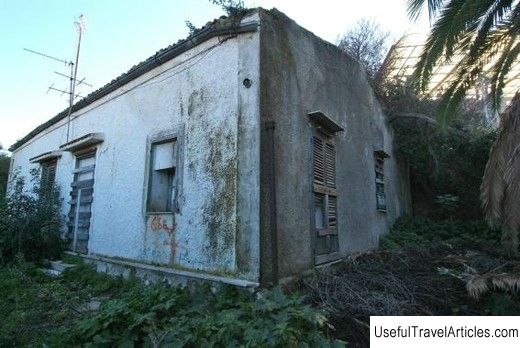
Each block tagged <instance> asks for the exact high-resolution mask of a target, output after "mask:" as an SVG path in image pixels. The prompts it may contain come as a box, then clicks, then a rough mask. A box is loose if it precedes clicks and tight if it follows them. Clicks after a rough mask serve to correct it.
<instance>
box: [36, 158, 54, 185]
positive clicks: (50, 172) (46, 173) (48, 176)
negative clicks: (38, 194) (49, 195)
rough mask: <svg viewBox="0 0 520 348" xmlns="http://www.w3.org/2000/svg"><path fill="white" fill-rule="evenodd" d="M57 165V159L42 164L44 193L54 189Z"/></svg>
mask: <svg viewBox="0 0 520 348" xmlns="http://www.w3.org/2000/svg"><path fill="white" fill-rule="evenodd" d="M57 164H58V160H57V159H54V160H50V161H46V162H42V163H41V178H40V188H41V190H42V192H50V191H51V190H52V188H53V187H54V183H55V181H56V166H57Z"/></svg>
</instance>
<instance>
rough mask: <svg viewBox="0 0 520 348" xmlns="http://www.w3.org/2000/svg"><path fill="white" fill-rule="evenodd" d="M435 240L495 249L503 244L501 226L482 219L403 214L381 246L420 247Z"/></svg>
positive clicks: (457, 245)
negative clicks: (492, 226)
mask: <svg viewBox="0 0 520 348" xmlns="http://www.w3.org/2000/svg"><path fill="white" fill-rule="evenodd" d="M432 244H444V245H447V246H449V247H451V248H459V249H483V250H492V249H496V248H498V247H499V246H500V230H495V229H491V228H490V227H489V226H488V225H487V224H486V223H485V222H484V221H482V220H452V219H448V220H440V221H434V220H432V219H429V218H426V217H421V216H417V217H411V216H404V217H401V218H399V219H398V220H397V221H396V223H395V224H394V226H393V227H392V228H391V230H390V232H389V233H388V234H386V235H385V236H383V237H382V238H381V240H380V247H381V248H382V249H386V250H398V249H403V248H408V249H420V248H426V247H429V246H431V245H432Z"/></svg>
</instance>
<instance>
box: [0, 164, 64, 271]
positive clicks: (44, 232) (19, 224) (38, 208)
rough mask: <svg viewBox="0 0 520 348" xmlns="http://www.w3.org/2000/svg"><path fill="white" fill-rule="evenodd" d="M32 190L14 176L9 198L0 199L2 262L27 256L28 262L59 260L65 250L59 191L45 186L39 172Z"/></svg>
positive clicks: (18, 177)
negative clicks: (18, 256) (21, 255)
mask: <svg viewBox="0 0 520 348" xmlns="http://www.w3.org/2000/svg"><path fill="white" fill-rule="evenodd" d="M31 180H32V183H31V185H30V188H27V187H26V181H25V178H23V177H20V176H18V175H14V178H13V180H12V183H11V189H10V190H9V192H8V195H7V196H6V197H3V196H2V197H0V263H5V262H10V261H13V260H14V257H15V256H16V255H17V254H19V253H20V254H23V256H24V257H25V259H26V260H28V261H40V260H42V259H44V258H49V259H54V258H58V257H59V256H60V254H61V252H62V250H63V245H64V244H63V240H62V239H61V237H60V229H61V224H62V221H63V219H62V217H61V215H60V206H61V201H60V198H59V192H58V189H57V188H56V187H55V186H53V187H41V186H40V180H39V175H38V172H37V171H33V172H32V179H31Z"/></svg>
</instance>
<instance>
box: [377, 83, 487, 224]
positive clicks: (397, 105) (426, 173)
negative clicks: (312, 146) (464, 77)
mask: <svg viewBox="0 0 520 348" xmlns="http://www.w3.org/2000/svg"><path fill="white" fill-rule="evenodd" d="M378 93H379V96H380V99H381V100H382V102H383V106H384V108H385V112H386V114H387V116H388V118H389V122H390V123H391V124H392V126H393V128H394V130H395V144H396V148H397V152H398V154H399V155H400V156H403V157H404V158H406V160H407V161H408V163H409V164H410V167H411V181H412V196H413V198H414V199H413V203H414V212H415V213H416V214H422V215H428V216H430V217H434V218H437V219H445V218H449V217H455V218H459V219H479V218H482V210H481V208H480V194H479V187H480V184H481V182H482V175H483V174H484V169H485V167H486V163H487V160H488V156H489V150H490V148H491V145H492V144H493V142H494V140H495V138H496V132H495V131H494V130H493V129H490V128H487V127H485V126H484V118H485V117H484V115H483V113H482V111H481V110H482V109H481V105H480V104H479V103H477V102H475V101H468V102H467V103H466V105H465V106H464V107H463V108H460V109H459V110H458V111H457V114H456V115H453V117H452V119H451V121H450V126H449V127H448V128H446V129H441V128H439V127H438V125H437V123H436V121H435V119H434V115H435V110H436V107H437V103H438V102H436V101H434V100H431V99H427V98H420V97H419V96H417V94H416V91H415V89H414V88H413V86H411V85H409V84H406V83H394V82H392V81H385V82H384V83H382V85H380V87H379V89H378Z"/></svg>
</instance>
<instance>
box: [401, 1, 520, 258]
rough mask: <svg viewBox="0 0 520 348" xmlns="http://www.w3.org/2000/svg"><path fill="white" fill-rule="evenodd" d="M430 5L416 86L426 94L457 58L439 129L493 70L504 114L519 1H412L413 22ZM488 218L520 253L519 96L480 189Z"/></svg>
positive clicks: (519, 32)
mask: <svg viewBox="0 0 520 348" xmlns="http://www.w3.org/2000/svg"><path fill="white" fill-rule="evenodd" d="M426 2H427V4H428V12H429V15H430V20H432V21H433V25H432V28H431V31H430V34H429V37H428V39H427V41H426V44H425V47H424V49H423V51H422V53H421V57H420V59H419V62H418V64H417V66H416V68H415V73H414V77H415V82H416V83H417V85H418V87H419V88H420V89H421V90H422V91H425V90H426V88H427V85H428V82H429V81H430V79H431V77H432V72H433V68H434V67H435V66H436V65H437V64H439V63H440V62H441V61H442V60H448V61H449V60H450V59H452V58H454V57H455V56H457V55H462V59H461V60H460V62H459V63H457V65H456V67H455V69H454V70H453V72H452V74H454V76H453V77H454V79H453V80H452V81H453V82H451V83H450V85H449V86H448V88H447V90H446V92H445V93H444V95H443V97H442V98H441V101H440V106H439V109H438V112H437V116H438V119H439V121H440V123H441V124H446V121H447V119H448V118H449V116H451V115H452V114H453V113H454V111H455V109H456V108H457V107H458V106H459V105H460V104H461V102H462V101H463V100H464V98H465V97H466V93H467V92H468V90H470V89H471V88H472V87H473V86H474V85H475V84H476V82H477V80H478V78H479V77H480V76H481V75H482V74H483V72H484V68H485V67H489V66H491V69H489V70H488V69H487V68H486V70H488V71H490V73H491V76H489V81H490V91H489V92H490V98H491V107H492V108H493V109H494V110H495V111H497V110H499V109H500V102H501V99H502V94H503V89H504V82H505V79H506V76H507V74H508V73H509V72H510V71H511V68H512V67H513V66H514V64H515V63H516V64H517V59H518V57H519V54H520V2H519V1H517V0H408V11H409V14H410V17H412V18H417V16H418V15H419V13H420V12H421V10H422V8H423V6H424V5H425V3H426ZM481 199H482V206H483V209H484V213H485V215H486V218H487V219H488V221H489V222H490V223H492V224H496V223H499V224H500V225H501V227H502V240H503V242H504V245H505V246H506V247H507V248H508V249H509V250H510V251H511V252H513V253H515V254H516V253H517V252H518V242H519V240H518V239H519V238H518V235H519V230H520V92H519V91H516V95H515V97H514V98H513V100H512V101H511V104H510V105H509V107H508V108H507V109H506V111H505V112H504V113H503V114H502V119H501V122H500V128H499V135H498V137H497V140H496V141H495V144H494V145H493V147H492V149H491V152H490V157H489V161H488V164H487V167H486V170H485V172H484V177H483V180H482V185H481Z"/></svg>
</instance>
